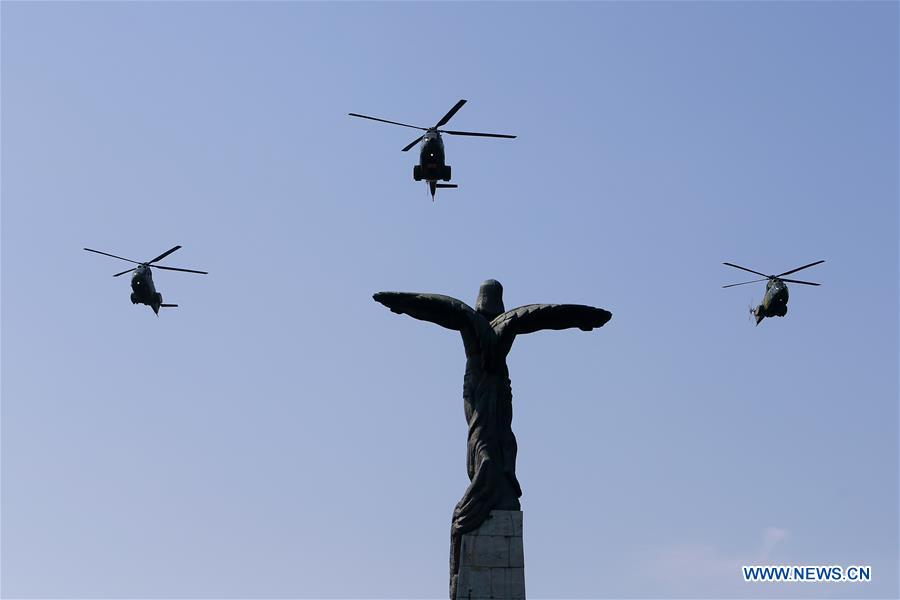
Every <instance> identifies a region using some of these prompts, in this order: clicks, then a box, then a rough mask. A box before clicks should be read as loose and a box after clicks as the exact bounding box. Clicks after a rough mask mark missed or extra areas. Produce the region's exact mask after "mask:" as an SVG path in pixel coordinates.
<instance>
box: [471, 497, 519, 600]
mask: <svg viewBox="0 0 900 600" xmlns="http://www.w3.org/2000/svg"><path fill="white" fill-rule="evenodd" d="M456 600H525V552H524V548H523V546H522V511H518V510H494V511H491V514H490V516H489V517H488V518H487V520H485V522H484V523H482V524H481V527H479V528H478V529H476V530H475V531H472V532H469V533H467V534H465V535H464V536H462V542H461V546H460V552H459V577H458V579H457V584H456Z"/></svg>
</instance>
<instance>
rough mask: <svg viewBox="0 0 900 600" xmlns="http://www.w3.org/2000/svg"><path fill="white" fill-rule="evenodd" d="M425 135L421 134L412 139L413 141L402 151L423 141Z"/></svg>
mask: <svg viewBox="0 0 900 600" xmlns="http://www.w3.org/2000/svg"><path fill="white" fill-rule="evenodd" d="M423 137H425V136H424V135H420V136H419V137H417V138H416V139H414V140H413V141H411V142H410V143H409V144H408V145H407V146H406V148H404V149H403V150H402V152H406V151H407V150H409V149H411V148H412V147H413V146H415V145H416V144H418V143H419V142H421V141H422V138H423Z"/></svg>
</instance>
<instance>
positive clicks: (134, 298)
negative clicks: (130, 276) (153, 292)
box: [131, 292, 138, 304]
mask: <svg viewBox="0 0 900 600" xmlns="http://www.w3.org/2000/svg"><path fill="white" fill-rule="evenodd" d="M131 303H132V304H137V303H138V299H137V294H135V293H134V292H131Z"/></svg>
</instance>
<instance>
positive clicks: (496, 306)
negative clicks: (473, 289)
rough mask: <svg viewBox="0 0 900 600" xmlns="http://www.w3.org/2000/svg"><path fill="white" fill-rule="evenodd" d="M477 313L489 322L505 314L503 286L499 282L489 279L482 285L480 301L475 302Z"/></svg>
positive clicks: (479, 295)
mask: <svg viewBox="0 0 900 600" xmlns="http://www.w3.org/2000/svg"><path fill="white" fill-rule="evenodd" d="M475 311H476V312H478V313H479V314H480V315H482V316H484V317H485V318H486V319H487V320H488V321H491V320H493V319H494V318H495V317H498V316H500V315H502V314H503V313H504V311H505V309H504V308H503V286H502V285H500V282H499V281H497V280H496V279H488V280H487V281H485V282H484V283H482V284H481V289H480V290H478V299H477V300H476V301H475Z"/></svg>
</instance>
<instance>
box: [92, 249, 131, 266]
mask: <svg viewBox="0 0 900 600" xmlns="http://www.w3.org/2000/svg"><path fill="white" fill-rule="evenodd" d="M85 250H87V251H88V252H96V253H97V254H102V255H103V256H112V257H113V258H118V259H119V260H124V261H125V262H130V263H134V264H136V265H139V264H141V263H139V262H138V261H136V260H131V259H130V258H122V257H121V256H116V255H115V254H110V253H109V252H100V251H99V250H92V249H90V248H85Z"/></svg>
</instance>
